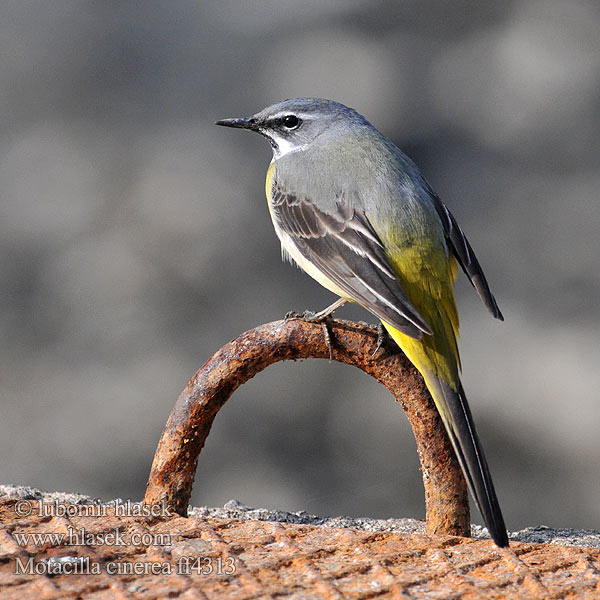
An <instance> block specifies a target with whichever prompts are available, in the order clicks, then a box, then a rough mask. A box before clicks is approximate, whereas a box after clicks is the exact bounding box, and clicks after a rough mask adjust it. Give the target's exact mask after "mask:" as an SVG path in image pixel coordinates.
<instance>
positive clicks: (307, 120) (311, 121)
mask: <svg viewBox="0 0 600 600" xmlns="http://www.w3.org/2000/svg"><path fill="white" fill-rule="evenodd" d="M216 124H217V125H223V126H225V127H238V128H241V129H249V130H250V131H256V132H257V133H260V134H261V135H263V136H264V137H266V138H267V139H268V140H269V142H270V143H271V146H272V147H273V156H274V158H275V159H278V158H281V157H282V156H284V155H285V154H289V153H290V152H297V151H299V150H304V149H305V148H307V147H308V146H309V145H310V144H312V142H314V141H315V140H316V139H317V138H318V137H319V136H321V135H322V134H323V133H325V132H328V133H331V132H333V133H336V132H343V131H344V130H347V129H348V128H350V127H352V126H355V125H359V124H360V125H364V124H366V121H365V119H364V118H363V117H362V116H361V115H359V114H358V113H357V112H356V111H355V110H353V109H352V108H348V107H347V106H344V105H343V104H340V103H339V102H334V101H333V100H325V99H323V98H290V99H288V100H282V101H281V102H277V103H275V104H272V105H271V106H268V107H267V108H264V109H263V110H261V111H260V112H258V113H256V114H255V115H253V116H251V117H245V118H238V119H223V120H221V121H217V122H216Z"/></svg>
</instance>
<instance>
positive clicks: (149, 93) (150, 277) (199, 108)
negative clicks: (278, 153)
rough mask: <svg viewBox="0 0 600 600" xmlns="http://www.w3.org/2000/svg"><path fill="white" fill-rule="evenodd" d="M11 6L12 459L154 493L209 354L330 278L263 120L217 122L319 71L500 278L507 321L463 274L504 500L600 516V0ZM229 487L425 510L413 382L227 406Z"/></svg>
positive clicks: (301, 371) (4, 251) (515, 521)
mask: <svg viewBox="0 0 600 600" xmlns="http://www.w3.org/2000/svg"><path fill="white" fill-rule="evenodd" d="M0 31H1V35H0V52H1V54H0V124H1V125H0V247H1V251H0V281H1V282H2V285H1V287H0V331H1V336H2V340H3V343H2V346H1V348H0V394H1V406H2V417H1V419H0V449H1V453H2V456H3V460H2V462H1V464H0V481H1V482H2V483H13V484H17V483H22V484H28V485H33V486H38V487H41V488H46V489H59V490H68V491H73V492H80V493H87V494H91V495H94V496H100V497H103V498H105V499H109V498H113V497H117V496H118V497H123V498H125V497H132V498H134V499H139V498H141V496H142V495H143V493H144V489H145V481H146V478H147V475H148V471H149V468H150V464H151V461H152V457H153V453H154V450H155V447H156V443H157V441H158V438H159V435H160V432H161V430H162V427H163V425H164V423H165V421H166V419H167V416H168V414H169V411H170V410H171V407H172V405H173V403H174V401H175V399H176V397H177V395H178V394H179V392H180V390H181V389H182V388H183V387H184V386H185V384H186V382H187V380H188V379H189V378H190V377H191V376H192V375H193V373H194V372H195V370H196V369H197V368H198V367H200V366H201V365H202V363H203V362H204V361H205V360H206V359H207V358H209V357H210V356H211V354H212V353H213V352H214V351H216V350H217V349H218V348H219V347H220V346H221V345H223V344H224V343H226V342H227V341H229V340H230V339H232V338H234V337H236V336H237V335H238V334H240V333H241V332H243V331H245V330H246V329H249V328H251V327H253V326H255V325H257V324H260V323H263V322H266V321H270V320H274V319H278V318H281V317H282V316H283V315H284V314H285V313H286V312H287V311H288V310H291V309H297V310H303V309H306V308H313V309H319V308H322V307H324V306H325V305H326V304H327V303H329V302H330V301H331V300H332V298H333V297H332V296H331V295H330V294H329V292H327V291H325V290H323V289H321V288H320V287H319V286H318V284H316V283H314V282H313V281H312V280H311V279H310V278H309V277H308V276H306V275H303V274H302V273H301V272H300V271H298V270H297V269H294V268H292V267H290V266H289V265H287V264H284V263H282V262H281V260H280V250H279V246H278V241H277V239H276V236H275V234H274V232H273V231H272V226H271V223H270V219H269V217H268V213H267V208H266V203H265V199H264V187H263V186H264V175H265V171H266V168H267V165H268V163H269V160H270V156H271V152H270V148H269V146H268V144H267V143H266V142H265V140H263V139H261V138H259V137H258V136H254V135H250V134H247V133H245V132H239V131H231V130H224V129H221V128H218V127H215V126H214V125H213V122H214V121H215V119H218V118H223V117H232V116H245V115H249V114H252V113H253V112H255V111H257V110H259V109H260V108H262V107H263V106H265V105H267V104H270V103H272V102H274V101H276V100H279V99H281V98H285V97H293V96H299V95H304V96H324V97H328V98H333V99H336V100H338V101H341V102H343V103H345V104H348V105H350V106H352V107H354V108H356V109H357V110H358V111H359V112H361V113H362V114H364V115H365V116H366V117H367V118H368V119H369V120H370V121H371V122H372V123H373V124H374V125H375V126H377V127H378V128H379V129H380V130H382V131H383V132H385V133H386V134H388V135H389V136H390V137H392V138H393V139H394V140H395V141H396V142H397V143H398V144H399V145H400V146H401V147H402V148H403V149H404V150H405V151H406V152H407V153H408V154H409V155H410V156H411V157H412V158H413V159H414V160H415V161H416V162H417V163H418V164H419V165H420V166H421V168H422V170H423V171H424V173H425V175H426V177H427V178H428V179H429V181H430V182H431V184H432V185H433V187H434V189H436V190H437V192H438V193H439V194H440V196H441V197H442V198H443V199H444V200H445V201H446V202H447V203H448V204H449V206H450V207H451V208H452V210H453V212H454V213H455V215H456V217H457V218H458V220H459V222H460V223H461V224H462V226H463V228H464V229H465V231H466V232H467V234H468V235H469V237H470V240H471V242H472V244H473V246H474V247H475V249H476V251H477V253H478V256H479V259H480V261H481V263H482V264H483V266H484V268H485V270H486V273H487V276H488V279H489V281H490V283H491V285H492V288H493V290H494V292H495V293H496V297H497V298H498V301H499V303H500V306H501V308H502V310H503V312H504V315H505V317H506V321H505V322H504V323H499V322H497V321H494V320H493V319H492V318H490V317H489V315H488V313H487V312H486V310H485V308H484V307H483V305H482V304H481V303H480V302H479V300H478V298H477V297H476V295H475V294H474V293H473V291H472V289H471V288H470V286H469V285H468V284H467V283H466V282H465V278H464V277H461V279H460V283H459V285H458V290H457V295H458V301H459V306H460V311H461V316H462V330H461V331H462V342H461V348H462V357H463V364H464V384H465V388H466V390H467V395H468V396H469V398H470V401H471V406H472V409H473V412H474V414H475V419H476V422H477V424H478V426H479V430H480V434H481V437H482V439H483V442H484V445H485V447H486V450H487V453H488V457H489V462H490V463H491V467H492V472H493V474H494V476H495V480H496V485H497V488H498V492H499V496H500V499H501V502H502V505H503V507H504V511H505V517H506V520H507V524H508V525H509V527H510V528H511V529H516V528H519V527H523V526H526V525H536V524H547V525H552V526H569V527H582V528H585V527H587V528H596V529H598V528H600V502H599V501H598V499H599V498H600V464H599V460H598V458H599V454H600V405H599V393H598V389H599V388H600V369H599V363H600V302H599V297H600V266H599V262H598V259H599V256H600V234H599V231H600V202H599V188H600V143H599V141H598V140H599V135H600V119H599V114H600V112H599V111H600V35H599V33H600V5H599V4H598V3H597V2H595V1H593V0H514V1H507V2H492V1H491V0H490V1H485V2H482V1H481V0H478V1H467V0H463V1H459V2H445V1H442V0H439V1H434V2H423V1H416V0H414V1H408V0H407V1H402V2H379V3H373V2H370V1H368V0H351V1H346V2H335V1H333V0H329V1H323V0H319V1H316V0H312V1H306V2H293V1H291V0H287V1H279V2H277V3H272V2H266V1H250V2H234V1H232V0H220V1H219V2H216V1H214V2H202V1H183V0H175V1H173V2H152V1H147V2H140V3H134V2H121V1H116V0H115V1H109V0H106V1H94V2H91V1H90V2H87V1H83V0H80V1H77V2H63V1H59V0H56V1H52V2H47V1H39V2H31V1H28V0H5V1H4V2H2V4H1V7H0ZM339 315H340V316H345V317H347V318H360V319H368V320H370V321H373V320H374V319H373V318H371V317H369V316H368V315H367V314H366V313H363V312H361V311H360V310H359V309H357V308H351V309H344V310H342V311H340V313H339ZM230 498H238V499H240V500H241V501H243V502H245V503H246V504H249V505H253V506H265V507H270V508H280V509H287V510H306V511H309V512H313V513H320V514H327V515H338V514H345V515H351V516H372V517H390V516H398V517H400V516H413V517H422V516H423V515H424V502H423V489H422V483H421V478H420V472H419V470H418V460H417V456H416V452H415V447H414V441H413V439H412V435H411V432H410V430H409V429H408V426H407V423H406V419H405V417H404V415H403V414H402V410H401V409H400V407H399V406H397V405H396V404H395V403H394V401H393V398H392V397H391V396H390V395H389V394H388V393H387V392H386V391H385V390H384V389H383V388H380V387H379V386H378V385H377V384H376V383H375V382H374V381H371V380H370V379H369V378H367V377H366V376H365V375H364V374H362V373H360V372H359V371H355V370H353V369H351V368H350V367H342V366H340V365H336V364H328V363H327V361H307V362H303V363H291V364H284V365H281V364H280V365H276V366H274V367H271V368H270V369H269V370H268V371H266V372H264V373H262V374H261V375H259V376H258V377H257V378H256V379H254V380H253V381H251V382H250V383H248V384H247V385H245V386H243V387H242V388H241V389H240V390H239V391H238V392H237V393H236V394H235V395H234V396H233V398H232V399H231V400H230V401H229V403H228V404H227V405H226V406H225V408H224V409H223V411H222V412H221V413H220V414H219V416H218V417H217V419H216V422H215V425H214V427H213V431H212V432H211V435H210V436H209V438H208V443H207V446H206V448H205V450H204V452H203V454H202V455H201V457H200V465H199V468H198V474H197V481H196V485H195V492H194V495H193V502H194V503H195V504H209V505H221V504H223V503H224V502H225V501H227V500H228V499H230ZM473 512H474V515H473V516H474V519H475V520H476V521H477V522H481V521H480V519H479V515H478V514H476V511H473Z"/></svg>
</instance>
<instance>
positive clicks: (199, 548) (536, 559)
mask: <svg viewBox="0 0 600 600" xmlns="http://www.w3.org/2000/svg"><path fill="white" fill-rule="evenodd" d="M119 507H120V508H119ZM140 509H141V505H140V504H132V505H127V504H124V503H122V502H116V504H115V503H113V505H112V506H110V507H107V505H106V504H98V505H96V504H93V500H92V499H90V498H87V497H85V496H79V495H76V494H59V493H53V494H42V493H41V492H39V491H38V490H33V489H31V488H25V487H11V486H0V597H2V598H3V599H5V598H6V599H8V600H10V599H13V598H14V599H21V598H94V599H98V598H143V599H146V598H148V599H150V598H165V597H172V598H240V599H242V598H244V599H250V598H274V597H278V598H286V597H289V598H292V597H293V598H362V599H369V598H465V599H466V598H468V599H474V598H598V597H600V550H599V549H598V548H597V547H595V548H594V547H587V548H583V547H575V546H570V545H561V544H560V543H559V542H560V541H563V542H568V543H581V544H585V545H592V544H595V545H596V546H598V542H599V540H600V534H598V533H597V532H582V533H578V532H573V531H572V532H565V531H563V530H560V531H552V530H548V529H541V530H525V531H523V532H518V533H516V534H512V535H511V547H510V549H509V550H499V549H498V548H497V547H496V546H494V544H493V543H492V542H491V541H490V540H483V539H468V538H460V537H451V536H435V537H427V536H425V535H419V534H417V533H414V532H415V531H423V527H424V524H423V523H422V522H420V521H414V520H411V519H401V520H391V521H380V520H371V519H358V520H353V519H343V518H337V519H326V518H322V517H310V516H309V515H305V514H303V513H292V514H290V513H283V512H277V511H275V512H273V511H264V510H260V509H254V510H247V509H244V507H243V506H242V505H240V503H236V502H230V503H228V507H227V508H223V509H208V508H197V509H193V510H192V511H191V514H192V516H191V518H187V519H186V518H183V517H180V516H177V515H174V516H167V515H166V514H163V515H159V516H154V517H144V516H138V515H136V514H135V513H136V510H140ZM94 510H95V511H97V512H98V513H103V514H102V515H101V516H91V515H89V514H88V515H87V516H85V515H82V514H81V513H85V512H86V511H87V512H88V513H89V512H92V513H93V511H94ZM116 510H121V513H125V515H124V516H116V515H115V511H116ZM26 512H31V514H30V515H25V514H23V513H26ZM48 513H56V514H48ZM58 513H60V514H58ZM232 515H235V516H236V517H237V518H232ZM226 516H227V518H218V517H226ZM257 519H258V520H257ZM290 521H295V522H290ZM475 533H476V534H477V533H481V532H480V531H479V532H478V531H476V532H475ZM28 534H41V535H42V537H39V536H38V538H37V539H36V538H33V537H31V535H30V537H29V538H28V539H26V538H24V536H25V535H28ZM44 534H59V535H63V536H65V537H64V539H63V540H62V543H61V542H60V541H59V540H58V539H56V538H54V539H51V538H48V537H44ZM115 534H116V539H115ZM69 535H71V541H84V542H85V543H84V544H83V545H74V544H73V543H71V544H69V543H65V541H68V536H69ZM73 536H80V539H74V537H73ZM111 536H112V537H111ZM136 536H137V538H136ZM532 536H538V537H536V538H535V539H536V540H538V539H544V540H545V541H548V542H551V543H547V544H538V543H531V542H530V541H526V542H519V541H515V540H517V539H524V540H531V539H532ZM84 537H85V539H84ZM134 538H136V543H133V542H132V540H134ZM30 559H31V560H30ZM17 563H18V565H19V569H20V571H26V572H24V573H23V572H20V573H18V572H16V571H17ZM28 565H29V566H28ZM134 568H135V569H138V573H137V574H135V573H131V572H130V571H131V570H132V569H134ZM32 570H33V573H31V572H29V571H32ZM96 570H97V571H98V572H97V573H96V572H95V571H96ZM111 570H112V571H118V572H116V573H111ZM124 570H125V571H128V572H126V573H124V572H123V571H124ZM152 571H154V573H153V572H152ZM53 573H54V574H53Z"/></svg>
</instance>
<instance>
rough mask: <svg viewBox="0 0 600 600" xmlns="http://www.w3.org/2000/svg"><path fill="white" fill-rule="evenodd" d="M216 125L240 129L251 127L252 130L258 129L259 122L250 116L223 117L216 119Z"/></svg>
mask: <svg viewBox="0 0 600 600" xmlns="http://www.w3.org/2000/svg"><path fill="white" fill-rule="evenodd" d="M215 125H223V127H237V128H238V129H251V130H252V131H257V130H258V124H257V123H256V119H254V118H253V117H248V118H246V119H221V120H220V121H216V122H215Z"/></svg>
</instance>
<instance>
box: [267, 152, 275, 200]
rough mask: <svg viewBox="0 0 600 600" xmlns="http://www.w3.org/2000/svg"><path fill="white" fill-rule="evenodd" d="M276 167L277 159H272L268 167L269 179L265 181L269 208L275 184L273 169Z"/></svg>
mask: <svg viewBox="0 0 600 600" xmlns="http://www.w3.org/2000/svg"><path fill="white" fill-rule="evenodd" d="M274 168H275V161H271V164H270V165H269V168H268V169H267V180H266V181H265V192H266V194H267V203H268V204H269V210H271V186H272V184H273V169H274Z"/></svg>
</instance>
